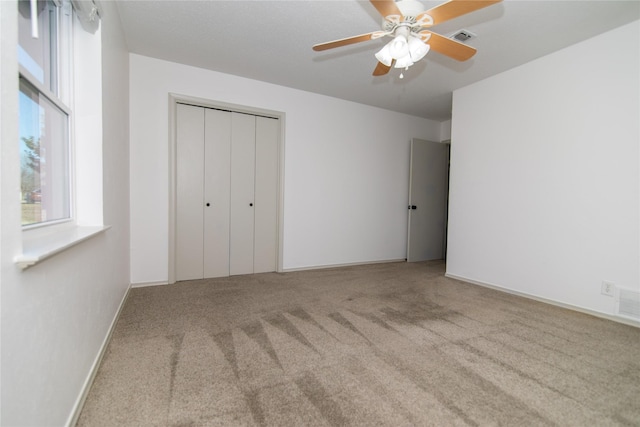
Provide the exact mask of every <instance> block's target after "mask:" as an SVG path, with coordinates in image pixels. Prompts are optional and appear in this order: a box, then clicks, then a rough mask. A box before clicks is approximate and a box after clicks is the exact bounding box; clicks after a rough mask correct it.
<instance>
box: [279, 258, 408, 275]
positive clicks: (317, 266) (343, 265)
mask: <svg viewBox="0 0 640 427" xmlns="http://www.w3.org/2000/svg"><path fill="white" fill-rule="evenodd" d="M406 261H407V260H406V259H404V258H402V259H383V260H378V261H362V262H350V263H346V264H325V265H309V266H307V267H294V268H283V269H282V273H288V272H292V271H307V270H323V269H326V268H340V267H353V266H356V265H370V264H386V263H390V262H406Z"/></svg>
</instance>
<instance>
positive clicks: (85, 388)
mask: <svg viewBox="0 0 640 427" xmlns="http://www.w3.org/2000/svg"><path fill="white" fill-rule="evenodd" d="M130 290H131V286H129V288H128V289H127V292H125V294H124V297H123V298H122V301H120V306H119V307H118V310H117V311H116V314H115V316H114V317H113V320H112V321H111V325H109V330H108V331H107V335H106V336H105V337H104V340H103V341H102V345H101V346H100V351H98V355H97V356H96V358H95V360H94V361H93V364H92V365H91V369H90V370H89V374H88V375H87V379H86V380H85V381H84V384H83V385H82V389H81V391H80V395H79V396H78V399H76V403H75V404H74V405H73V409H72V411H71V415H70V416H69V419H68V420H67V424H66V426H67V427H73V426H75V425H76V423H77V422H78V418H80V412H82V407H83V406H84V402H85V401H86V400H87V396H88V395H89V390H90V389H91V385H92V384H93V380H94V379H95V377H96V374H97V373H98V368H99V367H100V363H101V362H102V358H103V357H104V354H105V352H106V350H107V346H108V345H109V341H111V335H113V330H114V329H115V326H116V323H118V319H119V318H120V313H121V312H122V308H123V307H124V304H125V302H126V301H127V297H128V296H129V291H130Z"/></svg>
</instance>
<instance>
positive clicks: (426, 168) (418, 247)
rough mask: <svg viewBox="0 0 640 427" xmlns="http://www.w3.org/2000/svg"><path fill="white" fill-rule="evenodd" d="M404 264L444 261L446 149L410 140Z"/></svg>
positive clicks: (447, 167) (439, 145)
mask: <svg viewBox="0 0 640 427" xmlns="http://www.w3.org/2000/svg"><path fill="white" fill-rule="evenodd" d="M410 168H411V169H410V182H409V231H408V239H407V240H408V241H407V261H409V262H415V261H426V260H435V259H444V257H445V243H446V242H445V235H446V210H447V195H448V188H449V182H448V181H449V146H448V145H447V144H441V143H437V142H430V141H423V140H420V139H413V140H412V141H411V167H410Z"/></svg>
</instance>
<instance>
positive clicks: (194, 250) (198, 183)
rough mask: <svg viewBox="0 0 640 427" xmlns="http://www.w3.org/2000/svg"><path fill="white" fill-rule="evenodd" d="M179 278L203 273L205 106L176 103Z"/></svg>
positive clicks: (198, 276) (194, 276)
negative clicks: (203, 107)
mask: <svg viewBox="0 0 640 427" xmlns="http://www.w3.org/2000/svg"><path fill="white" fill-rule="evenodd" d="M176 136H177V147H176V150H177V152H176V155H177V165H176V166H177V169H176V203H177V209H176V211H177V215H176V216H177V217H176V266H175V267H176V279H177V280H191V279H201V278H202V277H203V241H204V237H203V219H204V212H203V201H202V199H203V191H204V184H203V180H202V176H203V173H204V161H203V158H202V152H203V150H204V109H202V108H198V107H192V106H188V105H182V104H179V105H178V106H177V135H176Z"/></svg>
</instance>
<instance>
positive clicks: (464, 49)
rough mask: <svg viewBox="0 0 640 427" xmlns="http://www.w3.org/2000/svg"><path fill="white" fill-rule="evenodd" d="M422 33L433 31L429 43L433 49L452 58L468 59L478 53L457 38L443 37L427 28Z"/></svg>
mask: <svg viewBox="0 0 640 427" xmlns="http://www.w3.org/2000/svg"><path fill="white" fill-rule="evenodd" d="M420 33H431V37H430V38H429V45H430V46H431V49H433V50H435V51H436V52H438V53H441V54H443V55H446V56H448V57H450V58H453V59H456V60H458V61H466V60H467V59H469V58H471V57H472V56H473V55H475V54H476V49H475V48H473V47H471V46H467V45H466V44H464V43H460V42H458V41H456V40H453V39H450V38H447V37H443V36H441V35H440V34H437V33H432V32H431V31H427V30H423V31H421V32H420Z"/></svg>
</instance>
